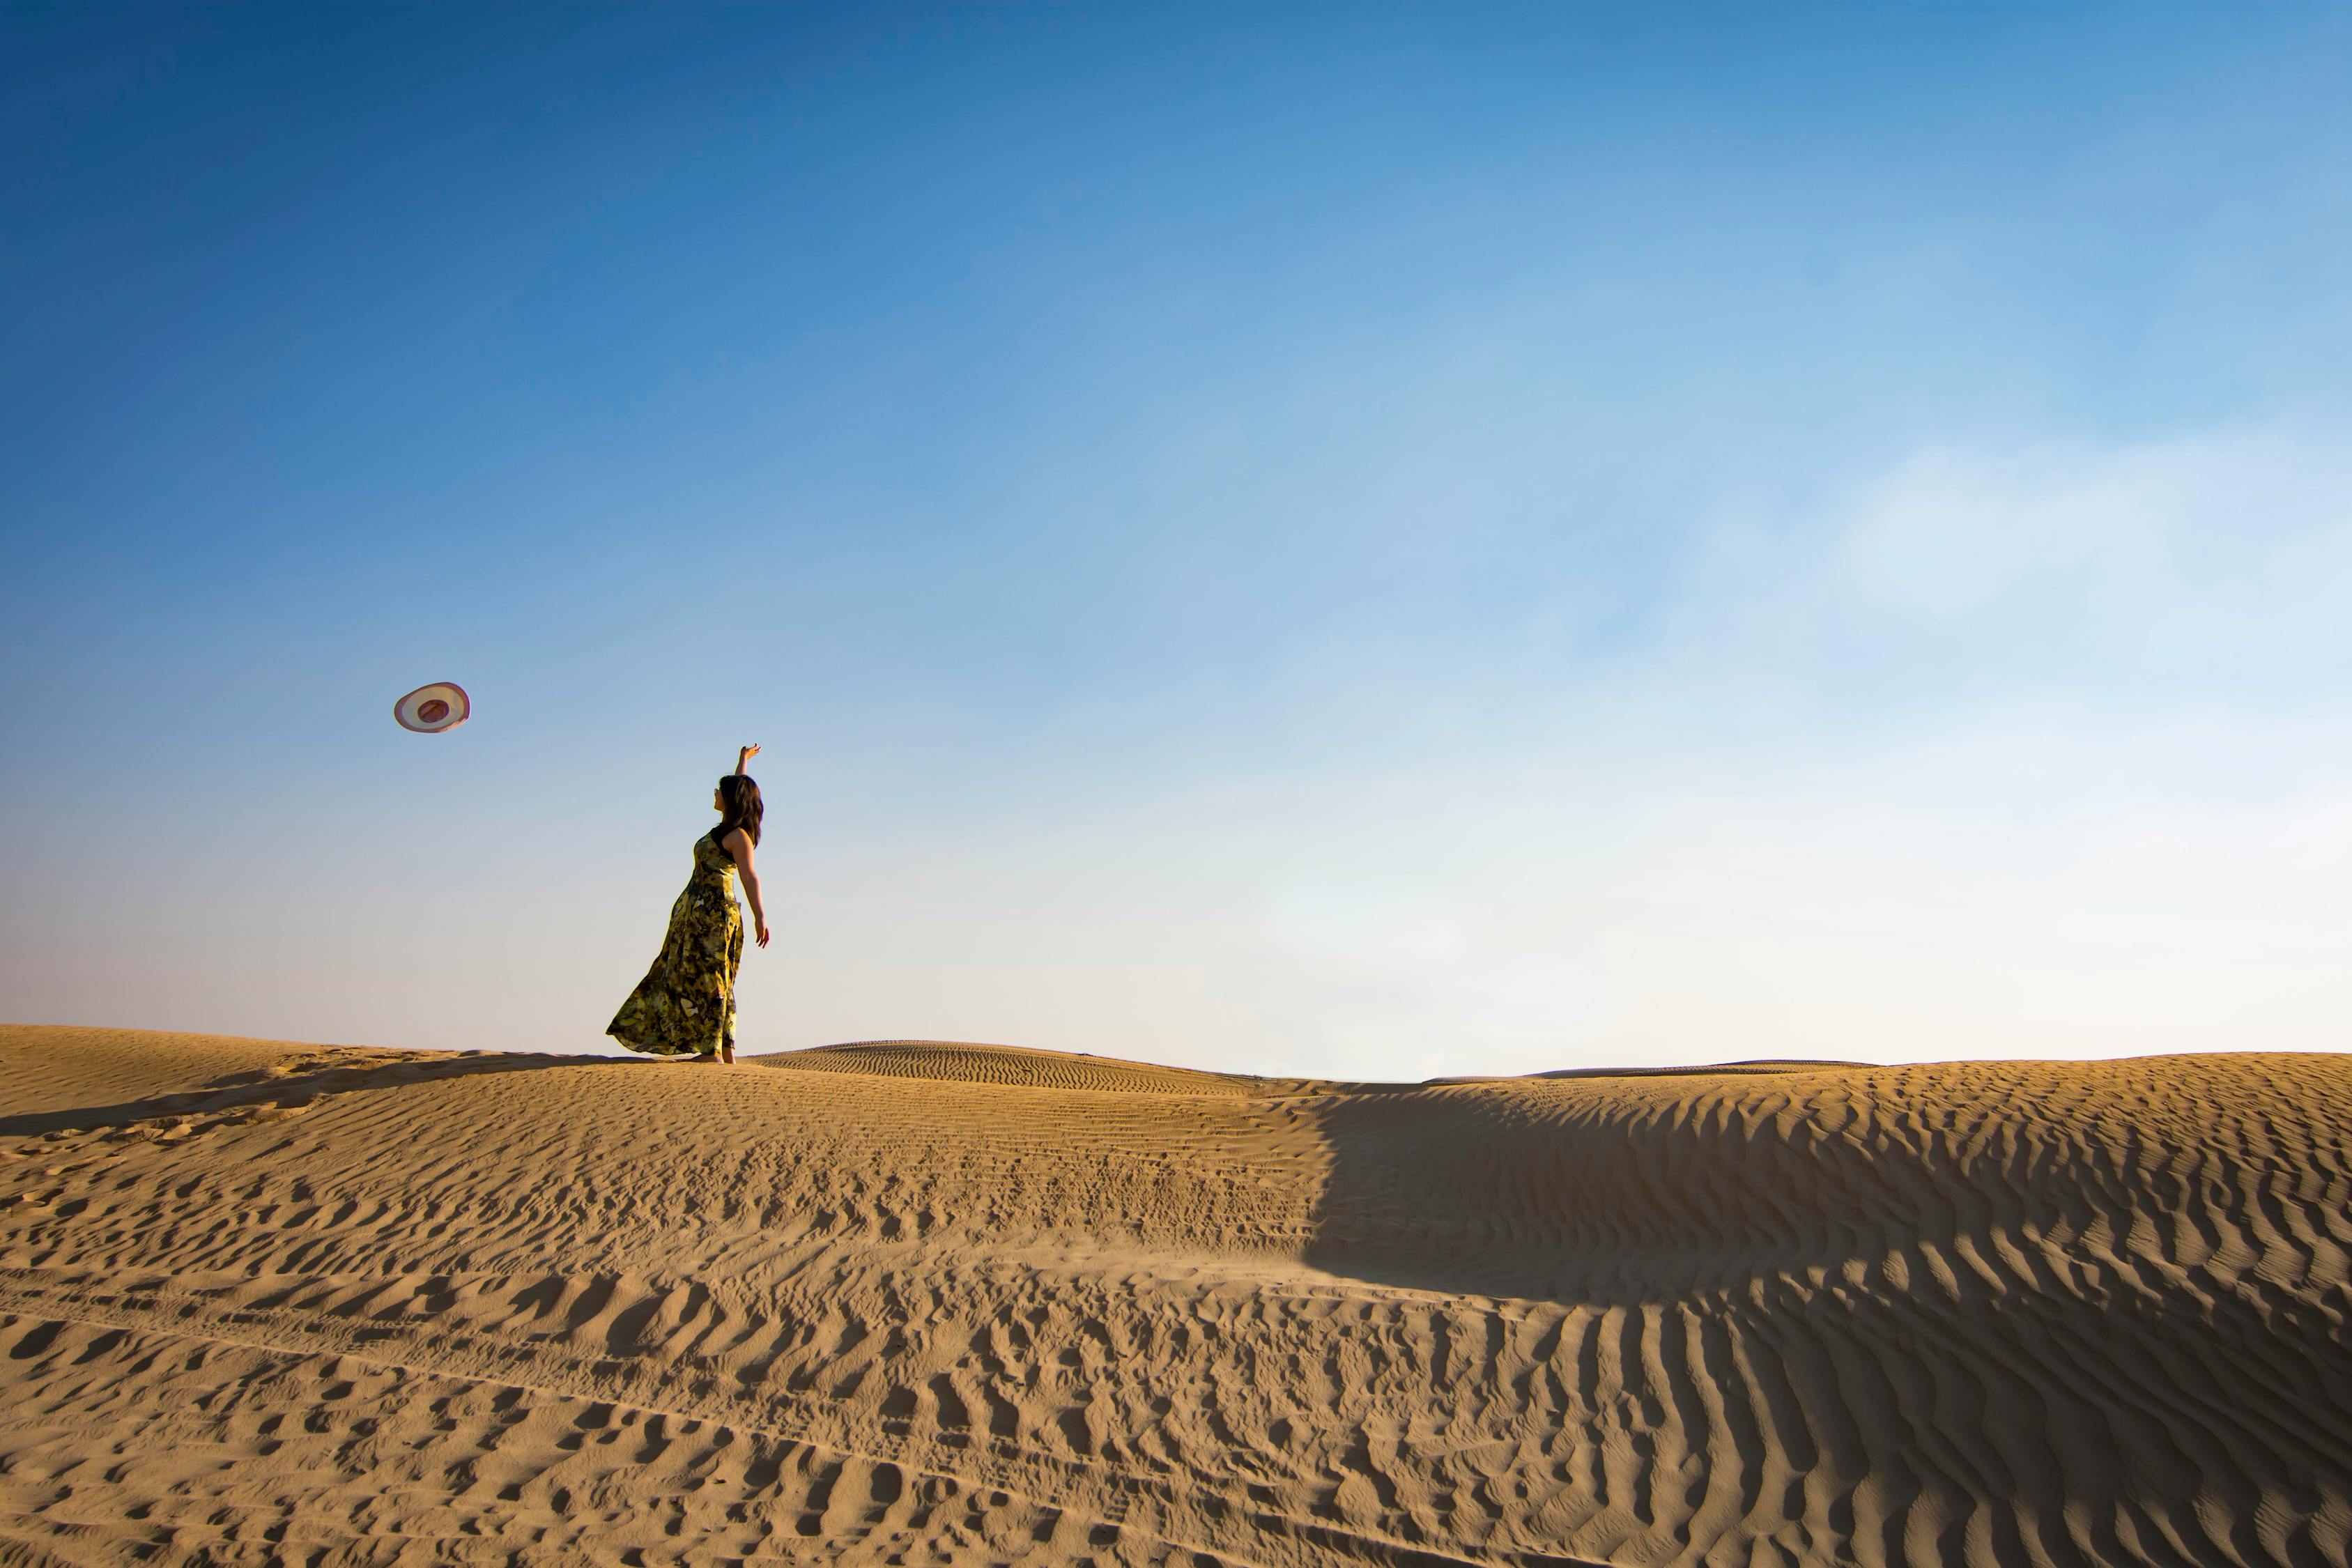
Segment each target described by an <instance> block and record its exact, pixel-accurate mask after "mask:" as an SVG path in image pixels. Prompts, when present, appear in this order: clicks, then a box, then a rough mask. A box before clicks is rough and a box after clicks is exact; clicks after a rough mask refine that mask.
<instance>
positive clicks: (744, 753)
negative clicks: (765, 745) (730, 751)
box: [735, 746, 760, 773]
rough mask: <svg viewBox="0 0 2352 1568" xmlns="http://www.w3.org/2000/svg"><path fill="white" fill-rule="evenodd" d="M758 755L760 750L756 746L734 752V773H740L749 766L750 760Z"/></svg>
mask: <svg viewBox="0 0 2352 1568" xmlns="http://www.w3.org/2000/svg"><path fill="white" fill-rule="evenodd" d="M759 754H760V748H759V747H757V746H746V747H744V748H743V749H742V750H741V751H740V752H736V753H735V771H736V772H737V773H741V772H742V771H743V770H744V768H746V767H747V766H749V765H750V764H751V759H752V758H753V757H756V756H758V755H759Z"/></svg>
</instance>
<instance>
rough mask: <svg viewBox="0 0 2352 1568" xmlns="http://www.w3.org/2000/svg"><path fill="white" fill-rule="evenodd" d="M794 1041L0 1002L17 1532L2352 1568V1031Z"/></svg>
mask: <svg viewBox="0 0 2352 1568" xmlns="http://www.w3.org/2000/svg"><path fill="white" fill-rule="evenodd" d="M770 1066H771V1068H781V1069H783V1070H758V1069H754V1068H749V1067H748V1066H747V1067H745V1068H738V1069H735V1070H733V1071H729V1070H727V1069H724V1068H716V1067H706V1066H703V1065H700V1064H669V1063H637V1062H614V1061H610V1060H605V1059H599V1058H545V1057H530V1056H498V1055H461V1054H450V1053H436V1052H425V1051H370V1050H353V1049H339V1048H334V1047H309V1046H296V1045H284V1044H277V1043H271V1042H260V1041H239V1040H224V1039H217V1038H211V1037H192V1036H165V1035H134V1034H120V1033H110V1032H105V1031H94V1030H67V1029H53V1028H32V1027H7V1028H0V1072H5V1075H6V1077H5V1082H6V1084H7V1096H6V1103H7V1106H8V1110H7V1112H6V1113H5V1115H0V1392H5V1400H0V1564H5V1563H128V1562H134V1561H137V1562H204V1563H247V1562H251V1563H265V1562H278V1561H285V1562H303V1563H583V1562H611V1563H807V1562H812V1561H854V1562H877V1563H878V1562H893V1563H1039V1564H1046V1563H1079V1562H1092V1563H1097V1564H1104V1565H1109V1564H1123V1563H1139V1564H1140V1563H1150V1564H1161V1563H1191V1564H1197V1565H1201V1568H1206V1565H1207V1564H1211V1563H1235V1564H1243V1563H1251V1564H1258V1563H1263V1564H1277V1563H1356V1562H1372V1563H1436V1562H1479V1563H1537V1562H1582V1563H1600V1562H1606V1563H1625V1564H1640V1565H1643V1568H1660V1565H1664V1564H1681V1563H1708V1564H1717V1565H1722V1568H1731V1565H1733V1564H1738V1565H1741V1568H1763V1565H1767V1564H1774V1563H1855V1564H1862V1565H1864V1568H1879V1565H1881V1564H1896V1563H1902V1564H1914V1563H1916V1564H1927V1563H1969V1564H1995V1563H2001V1564H2007V1563H2016V1564H2034V1565H2048V1568H2077V1565H2081V1564H2091V1563H2161V1564H2166V1565H2168V1568H2170V1565H2184V1564H2205V1563H2213V1564H2231V1565H2233V1568H2252V1565H2254V1564H2262V1563H2284V1564H2293V1565H2294V1568H2316V1565H2319V1564H2343V1563H2346V1562H2347V1541H2348V1540H2352V1354H2347V1333H2346V1317H2345V1314H2346V1310H2347V1254H2352V1174H2347V1172H2352V1064H2347V1063H2346V1062H2345V1061H2343V1060H2341V1059H2339V1058H2314V1057H2300V1058H2297V1057H2269V1056H2232V1057H2200V1058H2149V1059H2145V1060H2137V1061H2126V1062H2115V1063H2103V1064H2089V1065H2052V1064H2018V1063H2009V1064H2002V1063H1979V1064H1965V1065H1956V1066H1944V1067H1934V1068H1899V1069H1897V1068H1829V1067H1822V1066H1818V1065H1800V1066H1790V1067H1785V1068H1781V1067H1775V1068H1760V1069H1759V1068H1745V1069H1742V1070H1740V1071H1738V1072H1725V1073H1721V1074H1705V1073H1699V1074H1691V1073H1678V1074H1674V1075H1664V1076H1661V1075H1628V1076H1625V1077H1622V1078H1619V1077H1607V1076H1580V1077H1575V1078H1558V1079H1510V1080H1489V1081H1481V1082H1458V1083H1447V1084H1442V1085H1431V1086H1423V1087H1418V1088H1401V1087H1396V1086H1376V1085H1339V1084H1311V1083H1296V1082H1274V1081H1268V1080H1251V1079H1232V1078H1225V1077H1222V1076H1220V1075H1213V1074H1187V1073H1183V1072H1181V1071H1180V1070H1178V1069H1164V1068H1151V1067H1149V1066H1147V1065H1144V1064H1132V1063H1121V1062H1117V1061H1113V1060H1110V1059H1108V1058H1086V1057H1063V1056H1058V1055H1056V1054H1055V1053H1047V1052H1034V1051H999V1050H996V1049H994V1048H992V1047H978V1046H967V1045H940V1046H933V1045H928V1044H926V1043H923V1042H888V1043H885V1044H881V1045H869V1046H861V1047H834V1048H830V1049H828V1050H825V1051H820V1052H809V1053H798V1054H797V1055H796V1056H795V1057H793V1058H772V1060H771V1063H770ZM1195 1080H1206V1081H1195Z"/></svg>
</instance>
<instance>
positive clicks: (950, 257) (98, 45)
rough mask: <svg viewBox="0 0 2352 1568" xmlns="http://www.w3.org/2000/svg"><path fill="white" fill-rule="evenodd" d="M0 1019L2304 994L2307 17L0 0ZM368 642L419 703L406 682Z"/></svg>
mask: <svg viewBox="0 0 2352 1568" xmlns="http://www.w3.org/2000/svg"><path fill="white" fill-rule="evenodd" d="M0 39H5V47H0V80H5V82H6V85H7V91H6V93H5V95H0V126H5V142H0V145H5V149H6V151H7V154H8V162H9V164H10V167H11V176H10V178H9V179H8V180H7V181H6V182H5V183H0V275H5V279H6V288H5V292H4V293H0V350H5V354H6V358H7V362H8V363H9V365H10V367H11V374H9V376H8V377H7V378H6V380H5V393H0V396H5V400H6V403H5V411H0V494H5V495H6V496H7V498H8V502H7V505H8V510H9V518H8V521H7V522H6V524H5V529H0V583H5V586H0V609H5V629H0V647H5V653H6V657H7V658H8V659H9V662H10V665H11V667H12V668H13V670H14V672H15V679H12V680H11V681H10V682H9V685H8V689H7V695H6V699H5V701H6V711H5V723H6V728H7V731H8V734H9V737H10V739H9V743H8V745H7V746H6V748H5V752H0V801H5V813H0V816H4V817H5V828H0V868H5V871H0V875H5V920H0V995H4V996H5V1005H0V1016H5V1019H7V1020H9V1021H23V1022H41V1023H89V1024H100V1025H121V1026H144V1027H156V1028H167V1029H179V1030H191V1031H203V1032H221V1033H235V1034H247V1035H255V1036H262V1037H279V1038H297V1039H313V1040H322V1041H341V1042H351V1043H365V1044H378V1045H401V1046H441V1047H499V1048H510V1047H521V1048H529V1049H543V1050H593V1049H597V1048H600V1047H610V1044H611V1043H610V1042H608V1041H605V1040H604V1038H603V1036H602V1030H603V1028H604V1025H605V1022H606V1021H607V1020H608V1019H609V1018H610V1016H612V1013H613V1010H614V1007H615V1006H616V1005H618V1004H619V1002H620V1001H621V999H622V997H623V996H624V995H625V994H627V992H628V990H629V988H630V987H631V986H632V985H633V984H635V981H636V979H637V978H638V976H639V975H640V974H641V973H643V971H644V969H645V967H646V963H647V962H648V961H649V960H650V959H651V958H652V956H653V954H654V952H655V950H656V946H657V944H658V942H659V940H660V936H661V931H662V926H663V921H664V919H665V917H666V915H667V911H668V909H669V905H670V900H672V898H673V897H675V895H676V894H677V889H678V887H679V885H680V884H681V883H682V882H683V880H684V879H685V876H686V872H687V866H688V845H689V842H690V840H691V839H692V838H693V837H695V835H696V834H698V833H699V832H701V831H703V830H704V829H706V828H707V827H708V826H709V823H710V820H711V818H710V816H709V809H708V801H709V789H710V785H711V783H712V781H713V779H714V778H715V776H716V775H717V774H719V773H721V772H724V771H725V770H726V769H727V768H728V767H729V766H730V765H731V763H732V760H733V756H734V752H735V748H736V747H737V746H738V745H739V744H741V743H743V742H759V743H761V745H763V746H764V748H765V751H764V753H763V755H762V756H761V758H760V759H759V761H758V763H756V764H755V765H754V768H753V770H752V771H753V772H754V773H755V774H756V775H757V776H758V777H759V778H760V780H761V784H762V786H763V789H764V791H765V793H766V796H767V800H768V803H769V805H768V816H767V833H766V839H765V843H764V844H763V847H762V848H761V866H762V870H763V873H764V876H765V879H766V880H767V882H768V885H769V887H770V889H771V892H770V899H771V913H772V923H773V925H774V927H775V942H774V945H773V946H772V947H771V948H769V949H768V950H766V951H765V952H761V951H759V950H757V949H754V950H752V951H751V952H748V953H747V955H746V958H745V962H744V966H743V975H742V982H741V989H740V1005H741V1010H742V1020H741V1031H742V1043H743V1047H744V1048H745V1049H746V1050H748V1051H753V1052H764V1051H771V1050H779V1049H786V1048H792V1047H799V1046H808V1045H816V1044H822V1043H826V1042H831V1041H841V1040H852V1039H878V1038H894V1037H937V1038H953V1039H969V1040H984V1041H996V1042H1002V1043H1006V1044H1014V1045H1024V1046H1036V1047H1048V1048H1055V1049H1063V1050H1087V1051H1094V1052H1097V1053H1100V1054H1106V1055H1116V1056H1123V1057H1140V1058H1150V1059H1154V1060H1159V1061H1165V1062H1170V1063H1173V1064H1179V1065H1184V1066H1193V1067H1204V1068H1223V1069H1230V1070H1236V1071H1249V1072H1264V1073H1307V1074H1318V1075H1325V1076H1335V1077H1347V1078H1358V1079H1418V1078H1422V1077H1427V1076H1436V1075H1445V1074H1466V1073H1480V1072H1494V1073H1510V1072H1522V1071H1532V1070H1542V1069H1548V1068H1576V1067H1588V1066H1601V1065H1644V1064H1667V1063H1678V1062H1701V1061H1718V1060H1727V1059H1734V1058H1761V1057H1776V1056H1777V1057H1812V1058H1842V1059H1853V1060H1874V1061H1894V1060H1918V1059H1929V1058H1949V1057H2005V1056H2081V1057H2108V1056H2118V1055H2128V1054H2138V1053H2142V1052H2149V1051H2168V1050H2195V1049H2254V1048H2271V1049H2337V1048H2340V1047H2342V1046H2343V1045H2344V1044H2345V1043H2346V1041H2347V1025H2352V998H2347V995H2346V994H2345V991H2344V988H2343V986H2342V985H2341V984H2340V982H2339V981H2338V979H2337V975H2338V973H2339V972H2340V970H2341V968H2342V965H2343V957H2342V955H2343V953H2344V952H2346V951H2347V946H2352V911H2347V901H2346V900H2345V898H2344V896H2343V889H2345V888H2346V887H2347V885H2352V639H2347V635H2346V633H2345V630H2344V627H2343V622H2344V619H2345V612H2344V610H2343V607H2342V606H2343V605H2345V604H2347V602H2352V483H2347V480H2352V371H2347V366H2352V281H2347V276H2346V273H2345V270H2344V268H2343V267H2342V264H2341V258H2342V257H2343V256H2344V255H2345V254H2347V250H2352V186H2347V183H2346V182H2345V180H2344V178H2343V176H2342V173H2341V172H2342V170H2343V169H2344V168H2345V167H2346V166H2347V163H2352V101H2347V95H2345V94H2344V93H2343V91H2342V82H2343V79H2344V70H2345V67H2346V66H2347V64H2352V16H2346V15H2345V14H2343V13H2341V12H2327V11H2300V10H2287V9H2278V10H2263V11H2259V12H2255V11H2240V10H2229V11H2222V10H2211V11H2187V10H2183V11H2166V12H2153V13H2137V14H2136V13H2126V12H2119V11H2116V10H2112V9H2103V8H2093V7H2082V8H2060V7H2051V8H2034V9H2032V10H2018V11H2000V12H1994V11H1969V10H1962V9H1945V8H1938V9H1903V10H1896V11H1892V12H1888V11H1878V10H1863V9H1859V8H1857V9H1853V10H1838V9H1809V10H1806V11H1804V12H1802V13H1801V14H1800V13H1779V14H1764V15H1758V14H1753V13H1749V12H1746V11H1738V10H1731V9H1713V8H1697V9H1685V8H1676V9H1674V10H1671V11H1665V12H1657V11H1652V10H1646V9H1630V8H1629V9H1623V10H1604V9H1591V8H1573V9H1569V8H1549V7H1510V6H1494V7H1481V8H1477V9H1462V8H1436V7H1390V6H1370V5H1367V6H1356V7H1346V8H1336V7H1333V8H1327V7H1311V8H1310V7H1298V8H1264V9H1240V8H1236V9H1230V10H1221V9H1206V8H1172V7H1171V8H1145V7H1120V8H1108V7H1104V8H1085V7H1068V8H1053V9H1025V8H1002V9H999V8H987V9H954V10H936V9H926V8H916V7H899V8H883V9H868V8H860V9H827V8H794V9H790V10H768V9H756V8H742V9H734V8H729V9H717V10H700V9H677V8H661V9H652V8H646V9H635V8H610V9H607V8H566V9H525V8H499V9H497V10H492V11H487V12H482V11H473V10H441V9H432V10H424V9H419V10H399V9H376V10H365V11H346V10H341V9H324V8H320V9H297V8H276V7H251V8H247V7H239V8H220V9H216V10H198V11H187V12H182V11H174V10H166V9H153V10H140V9H136V8H122V9H110V10H108V11H106V12H104V13H102V14H100V13H96V12H90V11H83V10H72V9H58V10H54V11H35V10H29V9H22V8H18V9H12V10H8V11H5V12H0ZM428 680H454V681H457V682H458V683H460V684H462V685H464V686H465V687H467V689H468V690H469V692H470V693H471V694H472V698H473V700H474V704H475V707H474V716H473V718H472V720H471V721H470V722H469V723H467V725H466V726H465V727H464V728H462V729H460V730H458V731H456V732H454V733H451V734H448V735H443V736H422V735H414V734H409V733H406V732H404V731H401V730H399V729H397V728H396V727H395V726H394V723H393V721H392V718H391V705H392V703H393V701H394V699H395V698H397V697H399V696H400V695H401V694H402V693H403V692H404V691H407V690H408V689H411V688H413V687H415V686H417V685H420V684H422V683H424V682H425V681H428Z"/></svg>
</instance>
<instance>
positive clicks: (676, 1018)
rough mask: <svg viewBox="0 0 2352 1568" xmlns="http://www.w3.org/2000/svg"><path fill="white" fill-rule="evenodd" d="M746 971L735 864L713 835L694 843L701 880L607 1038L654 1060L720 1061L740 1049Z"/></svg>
mask: <svg viewBox="0 0 2352 1568" xmlns="http://www.w3.org/2000/svg"><path fill="white" fill-rule="evenodd" d="M742 963H743V913H742V911H741V910H738V909H737V908H736V907H735V858H734V857H733V856H731V855H730V854H728V853H727V851H726V850H724V849H722V848H720V847H719V843H718V841H717V840H716V839H714V838H712V837H710V835H709V834H707V833H706V834H704V835H703V836H702V837H699V838H698V839H696V840H695V841H694V875H692V876H691V877H688V879H686V891H684V892H682V893H680V894H679V895H678V896H677V903H675V904H673V905H671V906H670V911H669V932H668V934H667V936H665V937H663V938H662V950H661V956H660V957H658V958H656V959H655V960H654V966H653V967H652V968H651V969H648V970H646V977H645V978H644V979H643V980H640V981H638V982H637V988H636V989H635V991H632V992H630V993H629V999H628V1000H627V1001H625V1002H624V1003H622V1004H621V1010H620V1011H619V1012H617V1013H615V1014H614V1015H613V1021H612V1023H611V1024H609V1025H607V1026H605V1029H604V1032H605V1033H606V1034H608V1035H610V1036H612V1037H613V1038H614V1039H616V1040H618V1041H620V1042H621V1044H623V1045H625V1046H626V1047H629V1049H631V1050H633V1051H644V1052H646V1053H647V1054H649V1055H652V1056H657V1057H684V1056H697V1057H712V1056H717V1055H718V1054H719V1047H721V1046H727V1047H732V1046H733V1045H734V1044H735V972H736V970H737V969H739V968H740V967H741V966H742Z"/></svg>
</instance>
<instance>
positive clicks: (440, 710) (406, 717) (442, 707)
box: [392, 680, 474, 735]
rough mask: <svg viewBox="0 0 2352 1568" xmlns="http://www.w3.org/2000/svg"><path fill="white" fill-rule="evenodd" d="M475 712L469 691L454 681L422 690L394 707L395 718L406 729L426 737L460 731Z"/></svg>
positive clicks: (423, 687)
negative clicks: (448, 731)
mask: <svg viewBox="0 0 2352 1568" xmlns="http://www.w3.org/2000/svg"><path fill="white" fill-rule="evenodd" d="M473 710H474V705H473V703H472V702H470V701H468V700H467V697H466V689H465V688H464V687H462V686H460V685H458V684H457V682H456V681H454V680H436V681H435V682H434V683H433V684H432V685H430V686H420V687H418V688H417V689H415V690H414V691H412V692H410V693H409V694H408V695H407V696H405V697H404V698H402V699H401V700H399V701H397V702H395V703H394V704H393V705H392V716H393V717H394V718H395V719H397V720H399V721H400V727H401V728H402V729H404V730H415V731H418V732H419V733H421V734H426V735H437V734H439V733H440V732H441V731H444V730H454V729H456V728H457V726H458V725H460V724H462V723H464V722H465V721H466V717H467V714H469V713H471V712H472V711H473Z"/></svg>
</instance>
